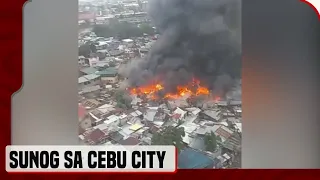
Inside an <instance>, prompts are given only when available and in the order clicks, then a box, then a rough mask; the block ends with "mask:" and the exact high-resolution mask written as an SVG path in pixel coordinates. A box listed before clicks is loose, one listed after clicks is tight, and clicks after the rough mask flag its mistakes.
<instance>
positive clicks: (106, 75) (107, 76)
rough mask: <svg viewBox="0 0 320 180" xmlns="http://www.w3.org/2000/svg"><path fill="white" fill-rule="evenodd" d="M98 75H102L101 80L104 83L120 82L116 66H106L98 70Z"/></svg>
mask: <svg viewBox="0 0 320 180" xmlns="http://www.w3.org/2000/svg"><path fill="white" fill-rule="evenodd" d="M96 75H98V76H100V77H101V82H102V83H104V84H114V83H117V82H118V71H117V69H115V68H106V69H104V70H101V71H98V72H96Z"/></svg>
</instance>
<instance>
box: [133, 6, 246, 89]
mask: <svg viewBox="0 0 320 180" xmlns="http://www.w3.org/2000/svg"><path fill="white" fill-rule="evenodd" d="M240 4H241V3H240V0H149V12H148V13H149V16H150V17H151V19H152V21H153V23H154V24H155V26H156V28H157V29H158V30H159V31H160V34H161V35H160V37H159V39H158V40H157V41H156V43H155V44H154V45H153V46H152V49H151V50H150V52H149V54H148V56H147V57H146V59H143V60H141V61H139V63H138V64H135V65H134V66H131V68H130V70H129V76H128V78H129V83H130V85H131V86H140V85H144V84H146V83H150V81H154V80H156V79H158V80H159V81H161V82H162V83H163V84H164V86H165V88H166V89H167V90H169V91H170V90H171V89H175V87H176V86H177V85H181V84H184V83H187V82H190V80H191V79H192V78H197V79H199V80H200V81H201V82H203V84H204V85H207V86H208V87H209V88H211V89H212V90H213V91H214V92H215V93H219V94H221V93H225V92H226V91H228V89H229V88H230V86H231V85H232V84H233V79H235V78H240V75H241V73H240V72H241V46H240V45H241V42H240V37H241V35H240V34H241V32H240V29H241V26H240V25H241V22H240V19H241V18H240V16H241V11H240V10H241V7H240Z"/></svg>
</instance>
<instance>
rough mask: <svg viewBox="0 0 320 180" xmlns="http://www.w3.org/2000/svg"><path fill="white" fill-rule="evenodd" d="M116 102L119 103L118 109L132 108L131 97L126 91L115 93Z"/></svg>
mask: <svg viewBox="0 0 320 180" xmlns="http://www.w3.org/2000/svg"><path fill="white" fill-rule="evenodd" d="M114 97H115V100H116V102H117V107H119V108H123V109H126V108H130V107H131V101H132V99H131V97H130V96H128V95H127V94H126V93H125V91H123V90H118V91H116V92H115V93H114Z"/></svg>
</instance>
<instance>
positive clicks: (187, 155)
mask: <svg viewBox="0 0 320 180" xmlns="http://www.w3.org/2000/svg"><path fill="white" fill-rule="evenodd" d="M214 164H215V163H214V161H213V160H212V159H211V158H210V157H208V156H206V155H205V154H203V153H201V152H198V151H196V150H194V149H191V148H186V149H184V150H182V151H181V152H180V154H179V156H178V167H179V169H202V168H207V167H211V168H212V167H213V166H214Z"/></svg>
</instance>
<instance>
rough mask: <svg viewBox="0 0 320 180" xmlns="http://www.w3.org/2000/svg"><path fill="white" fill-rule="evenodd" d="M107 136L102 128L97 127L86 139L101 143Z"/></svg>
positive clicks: (93, 142)
mask: <svg viewBox="0 0 320 180" xmlns="http://www.w3.org/2000/svg"><path fill="white" fill-rule="evenodd" d="M105 137H106V134H105V133H104V132H103V131H101V130H100V129H95V130H94V131H92V132H91V133H90V134H89V135H88V136H87V137H86V140H87V141H89V142H90V143H92V144H96V143H99V142H100V141H101V140H102V139H103V138H105Z"/></svg>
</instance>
